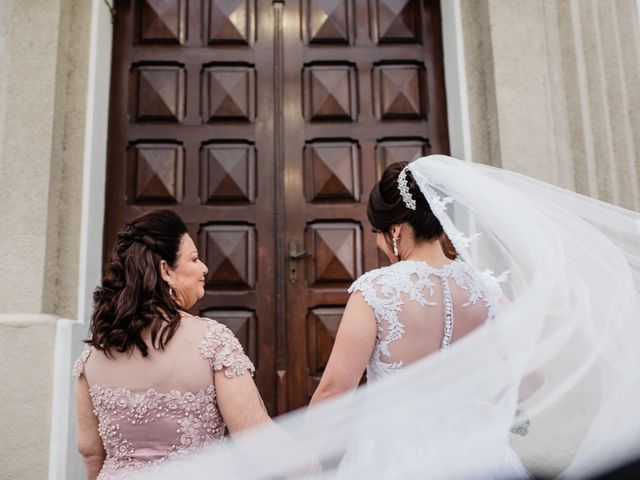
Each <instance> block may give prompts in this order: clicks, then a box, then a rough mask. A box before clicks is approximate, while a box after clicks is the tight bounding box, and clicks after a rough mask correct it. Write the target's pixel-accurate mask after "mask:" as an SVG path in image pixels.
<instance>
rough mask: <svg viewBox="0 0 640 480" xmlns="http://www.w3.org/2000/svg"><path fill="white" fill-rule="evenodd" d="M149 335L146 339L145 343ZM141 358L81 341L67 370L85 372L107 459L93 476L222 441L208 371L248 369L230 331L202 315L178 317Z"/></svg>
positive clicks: (124, 472)
mask: <svg viewBox="0 0 640 480" xmlns="http://www.w3.org/2000/svg"><path fill="white" fill-rule="evenodd" d="M149 344H150V340H149V339H147V345H149ZM148 352H149V353H148V356H147V357H143V356H142V355H141V354H140V352H139V351H138V350H135V351H134V352H133V353H117V352H115V353H114V356H115V358H107V357H106V356H105V355H104V353H103V352H101V351H99V350H96V349H95V348H93V347H90V346H86V347H85V349H84V351H83V352H82V355H81V356H80V358H78V360H77V361H76V363H75V365H74V368H73V375H74V376H75V377H76V378H78V377H80V376H82V375H84V376H85V378H86V381H87V382H88V384H89V393H90V395H91V400H92V403H93V407H94V413H95V415H96V417H97V418H98V421H99V433H100V437H101V439H102V442H103V444H104V449H105V451H106V459H105V462H104V465H103V467H102V470H101V472H100V474H99V476H98V478H99V479H101V480H102V479H110V478H115V477H117V478H123V476H124V477H128V476H131V475H135V472H136V471H138V470H139V469H140V468H142V467H148V466H151V465H154V464H158V463H160V462H163V461H165V460H167V459H170V458H175V457H177V456H181V455H184V454H185V453H186V452H188V451H190V450H193V449H196V448H199V447H205V446H208V445H212V444H215V443H220V442H223V441H224V435H225V428H226V427H225V423H224V420H223V418H222V415H221V414H220V410H219V408H218V404H217V401H216V388H215V385H214V382H213V374H214V373H215V372H218V371H223V372H224V374H225V375H226V376H227V377H229V378H232V377H236V376H238V375H244V374H251V373H253V371H254V367H253V364H252V363H251V361H250V360H249V358H248V357H247V356H246V355H245V354H244V352H243V350H242V347H241V345H240V343H239V342H238V340H237V339H236V337H235V336H234V335H233V333H232V332H231V331H230V330H229V329H228V328H227V327H225V326H224V325H222V324H220V323H218V322H216V321H215V320H210V319H206V318H199V317H184V318H183V319H182V320H181V323H180V326H179V327H178V329H177V330H176V332H175V334H174V336H173V338H171V340H170V341H169V342H168V344H167V345H166V346H165V349H164V350H155V349H153V348H149V350H148Z"/></svg>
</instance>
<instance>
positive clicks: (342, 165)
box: [304, 140, 360, 202]
mask: <svg viewBox="0 0 640 480" xmlns="http://www.w3.org/2000/svg"><path fill="white" fill-rule="evenodd" d="M304 159H305V164H304V169H305V192H306V197H307V201H310V202H322V201H351V202H358V201H360V158H359V148H358V144H357V142H355V141H333V140H316V141H312V142H307V144H306V145H305V149H304Z"/></svg>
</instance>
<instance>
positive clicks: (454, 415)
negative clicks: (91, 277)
mask: <svg viewBox="0 0 640 480" xmlns="http://www.w3.org/2000/svg"><path fill="white" fill-rule="evenodd" d="M409 170H410V172H411V174H412V175H413V177H414V179H415V181H416V182H417V183H418V185H419V186H420V189H421V191H422V193H423V194H424V195H425V198H426V199H427V201H428V202H429V204H430V205H431V207H432V209H433V211H434V213H436V215H437V216H438V218H439V219H440V221H441V223H442V224H443V226H444V228H445V232H446V233H447V235H448V236H449V237H450V239H451V240H452V243H453V244H454V246H455V247H456V250H457V251H458V253H459V255H460V257H461V258H462V259H464V260H465V261H466V262H468V263H470V264H471V265H473V266H474V267H475V268H477V269H478V270H479V271H480V272H482V276H483V278H484V279H485V281H486V282H487V285H490V286H491V287H492V288H493V292H494V294H495V295H496V298H497V299H499V301H500V302H501V303H502V304H503V306H504V308H503V309H502V310H501V311H500V312H499V314H498V315H497V317H496V319H495V320H494V321H493V322H491V323H490V324H487V325H485V326H483V327H480V328H478V329H476V330H475V331H474V332H473V333H471V334H470V335H467V336H466V337H464V338H462V339H461V340H459V341H457V342H455V343H453V344H452V345H451V347H450V348H449V349H448V350H446V351H444V352H438V353H436V354H433V355H430V356H428V357H426V358H425V359H423V360H421V361H419V362H416V363H414V364H412V365H410V366H409V367H407V368H406V369H403V370H402V371H401V372H400V373H399V374H398V375H395V376H393V377H390V378H388V379H385V380H381V381H378V382H373V383H372V384H370V385H367V386H366V387H364V388H360V389H358V390H357V391H356V392H353V393H350V394H347V395H343V396H340V397H338V398H335V399H332V400H330V401H327V402H324V403H323V404H320V405H318V406H316V407H313V408H311V409H308V410H306V411H298V412H294V413H292V414H289V415H286V416H283V417H281V418H279V419H277V422H275V423H274V424H272V425H269V426H266V427H263V428H259V429H256V430H254V431H251V432H247V433H245V434H243V435H241V436H240V437H236V438H234V439H233V440H232V441H229V442H226V443H225V444H224V446H223V447H218V448H213V449H209V450H205V451H202V452H198V453H196V454H194V455H190V456H188V457H186V458H184V459H181V460H179V461H176V462H167V463H166V464H164V465H162V466H159V467H154V468H153V469H152V470H151V471H149V472H148V473H147V475H148V476H149V478H156V479H157V478H167V479H169V478H178V477H182V478H213V479H215V478H221V479H222V478H225V479H226V478H234V479H258V478H353V479H363V478H367V479H370V478H371V479H376V478H402V479H410V478H438V479H440V478H501V477H506V476H508V475H507V474H506V473H505V470H503V469H501V462H503V459H504V452H505V448H507V445H508V442H509V436H510V434H509V431H510V429H511V427H512V425H513V423H514V415H515V412H516V409H517V408H524V410H525V412H526V415H527V417H528V419H529V420H530V422H531V427H530V433H529V434H528V435H526V436H524V437H522V438H517V442H516V443H517V447H518V450H520V451H524V452H528V454H529V457H530V458H531V459H532V460H531V461H530V462H529V465H528V466H529V467H531V469H532V472H533V473H536V472H538V471H541V472H544V471H545V462H546V461H548V459H550V458H556V457H562V458H563V459H564V460H559V461H558V463H557V465H556V467H555V468H556V473H558V472H559V473H561V475H563V476H565V477H566V478H584V477H586V476H589V475H593V474H595V473H597V472H599V471H601V470H603V469H606V468H609V467H610V466H612V465H615V464H617V463H619V462H622V461H624V460H626V459H629V458H631V457H634V456H636V455H639V454H640V414H639V413H638V411H637V410H638V405H640V354H639V352H640V214H638V213H636V212H632V211H629V210H625V209H622V208H619V207H615V206H613V205H609V204H606V203H603V202H600V201H597V200H593V199H590V198H587V197H584V196H582V195H579V194H576V193H573V192H570V191H567V190H563V189H561V188H557V187H554V186H551V185H548V184H545V183H543V182H539V181H536V180H533V179H531V178H528V177H525V176H522V175H519V174H516V173H513V172H509V171H506V170H501V169H496V168H492V167H487V166H482V165H476V164H471V163H466V162H462V161H459V160H455V159H452V158H449V157H445V156H442V155H434V156H430V157H424V158H421V159H418V160H416V161H415V162H413V163H412V164H411V165H410V167H409ZM541 376H544V383H543V385H542V387H541V388H539V389H538V390H537V391H535V393H533V394H532V395H531V397H530V398H529V399H528V400H526V402H525V403H524V405H520V406H519V405H518V395H519V392H520V393H521V392H522V391H523V390H526V389H527V388H528V385H529V384H531V383H535V382H534V380H532V379H535V378H540V377H541ZM354 442H357V443H358V445H359V446H360V447H361V448H360V450H364V451H366V455H365V457H363V459H361V460H360V461H358V462H355V463H353V464H351V463H349V465H345V462H342V459H343V457H344V456H345V453H347V452H349V451H351V449H352V448H353V444H354ZM563 462H564V463H563ZM142 478H144V475H142Z"/></svg>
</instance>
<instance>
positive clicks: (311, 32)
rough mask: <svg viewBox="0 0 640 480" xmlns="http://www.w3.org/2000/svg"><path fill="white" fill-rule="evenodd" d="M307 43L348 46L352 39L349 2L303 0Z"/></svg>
mask: <svg viewBox="0 0 640 480" xmlns="http://www.w3.org/2000/svg"><path fill="white" fill-rule="evenodd" d="M303 2H304V7H305V9H304V10H305V14H304V17H305V18H304V19H303V21H302V23H303V25H304V31H305V38H306V39H307V42H308V43H312V44H313V43H319V44H322V43H325V44H326V43H329V44H331V43H332V44H349V43H351V39H352V31H353V28H352V27H351V18H350V16H351V15H352V13H351V8H350V7H351V1H350V0H303Z"/></svg>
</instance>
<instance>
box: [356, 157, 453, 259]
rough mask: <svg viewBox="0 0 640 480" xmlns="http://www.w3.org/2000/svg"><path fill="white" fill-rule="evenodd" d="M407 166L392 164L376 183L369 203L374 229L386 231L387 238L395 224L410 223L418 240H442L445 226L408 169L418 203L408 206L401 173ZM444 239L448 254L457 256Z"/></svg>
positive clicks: (370, 220)
mask: <svg viewBox="0 0 640 480" xmlns="http://www.w3.org/2000/svg"><path fill="white" fill-rule="evenodd" d="M407 165H408V162H397V163H392V164H391V165H389V166H388V167H387V168H386V169H385V171H384V173H383V174H382V178H381V179H380V181H379V182H377V183H376V184H375V185H374V186H373V189H372V190H371V194H370V195H369V204H368V206H367V217H369V223H371V226H372V227H373V228H374V229H376V230H379V231H381V232H383V233H384V234H385V237H387V236H388V233H389V230H390V229H391V226H392V225H397V224H400V223H408V224H409V225H411V227H412V228H413V231H414V234H415V239H416V241H417V242H425V241H433V240H442V239H443V237H444V236H443V234H444V230H443V228H442V225H441V224H440V222H439V221H438V219H437V218H436V216H435V215H434V214H433V212H432V211H431V207H430V206H429V204H428V203H427V200H426V199H425V198H424V195H422V192H420V187H418V185H417V184H416V182H415V180H414V178H413V175H412V174H411V171H410V170H409V171H406V178H407V186H408V188H409V192H410V193H411V196H412V197H413V199H414V200H415V202H416V209H415V210H410V209H409V208H407V206H406V205H405V203H404V200H403V199H402V196H401V195H400V191H399V190H398V175H399V174H400V172H401V171H402V169H403V168H404V167H406V166H407ZM444 240H445V244H444V245H443V249H444V250H445V253H447V256H455V253H453V252H451V251H450V248H449V246H450V244H449V242H448V241H446V240H447V239H444ZM448 250H449V251H448Z"/></svg>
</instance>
